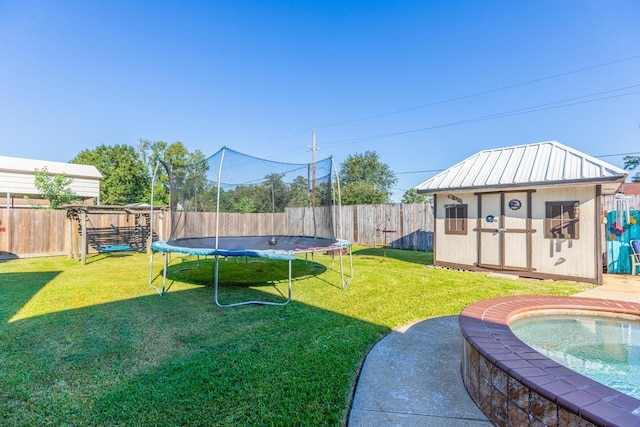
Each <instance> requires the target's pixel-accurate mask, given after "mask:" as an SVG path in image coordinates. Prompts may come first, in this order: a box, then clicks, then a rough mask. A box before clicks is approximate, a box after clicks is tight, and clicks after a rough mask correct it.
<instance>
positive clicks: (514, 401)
mask: <svg viewBox="0 0 640 427" xmlns="http://www.w3.org/2000/svg"><path fill="white" fill-rule="evenodd" d="M540 314H589V315H601V316H610V317H622V318H634V319H638V318H640V304H637V303H632V302H624V301H614V300H605V299H594V298H579V297H559V296H512V297H503V298H495V299H489V300H485V301H480V302H477V303H475V304H472V305H470V306H468V307H467V308H465V309H464V310H463V311H462V313H461V314H460V318H459V319H460V320H459V321H460V331H461V333H462V338H463V339H462V342H463V354H462V377H463V378H462V379H463V382H464V384H465V387H466V388H467V391H468V392H469V395H471V397H472V398H473V400H474V401H475V402H476V404H477V405H478V406H479V407H480V409H481V410H482V411H483V412H484V413H485V414H486V415H487V416H488V417H489V419H490V420H491V421H492V422H493V423H494V424H495V425H497V426H558V427H561V426H578V427H581V426H585V427H586V426H606V427H609V426H620V427H623V426H624V427H626V426H640V400H638V399H635V398H633V397H631V396H628V395H626V394H623V393H620V392H618V391H616V390H614V389H612V388H610V387H607V386H605V385H603V384H600V383H598V382H596V381H594V380H591V379H589V378H587V377H585V376H583V375H580V374H578V373H577V372H574V371H572V370H570V369H569V368H566V367H564V366H562V365H560V364H558V363H556V362H554V361H553V360H551V359H549V358H547V357H546V356H544V355H542V354H540V353H538V352H537V351H535V350H534V349H532V348H531V347H529V346H528V345H526V344H525V343H523V342H522V341H520V339H518V338H517V337H516V336H515V335H514V334H513V332H511V329H510V328H509V322H510V321H511V320H514V319H517V318H519V317H523V316H529V315H540Z"/></svg>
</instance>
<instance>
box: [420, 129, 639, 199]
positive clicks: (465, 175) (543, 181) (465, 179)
mask: <svg viewBox="0 0 640 427" xmlns="http://www.w3.org/2000/svg"><path fill="white" fill-rule="evenodd" d="M627 175H628V173H627V172H626V171H625V170H623V169H620V168H618V167H616V166H613V165H610V164H608V163H606V162H603V161H602V160H599V159H596V158H595V157H592V156H589V155H587V154H584V153H582V152H580V151H578V150H575V149H573V148H571V147H567V146H566V145H563V144H560V143H559V142H557V141H546V142H539V143H535V144H526V145H518V146H514V147H506V148H496V149H493V150H484V151H480V152H479V153H477V154H474V155H473V156H471V157H469V158H467V159H466V160H463V161H462V162H460V163H458V164H456V165H455V166H452V167H450V168H449V169H447V170H445V171H443V172H441V173H439V174H437V175H436V176H434V177H432V178H430V179H428V180H426V181H425V182H423V183H422V184H420V185H418V186H416V187H415V188H416V190H417V191H418V192H419V193H439V192H445V191H448V192H452V191H469V190H477V189H480V188H482V189H483V190H501V189H508V188H514V189H515V188H524V187H540V186H554V185H576V184H587V183H593V184H596V183H599V184H602V193H603V194H613V193H615V192H616V191H617V190H618V188H619V187H620V184H621V183H623V182H624V180H625V179H626V178H627Z"/></svg>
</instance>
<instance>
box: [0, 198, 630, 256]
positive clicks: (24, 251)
mask: <svg viewBox="0 0 640 427" xmlns="http://www.w3.org/2000/svg"><path fill="white" fill-rule="evenodd" d="M628 205H629V207H630V208H631V209H640V195H633V196H628ZM616 206H617V205H616V201H615V197H614V196H605V197H603V209H605V210H607V211H614V210H616ZM120 209H122V208H120ZM328 209H329V208H316V210H315V215H316V226H318V227H321V228H323V227H324V228H325V229H326V227H327V226H328V225H327V224H328V222H330V221H331V218H332V217H333V221H335V225H336V235H337V236H339V235H340V234H341V235H342V237H343V238H344V239H347V240H350V241H352V242H354V243H355V244H359V245H365V246H382V245H387V246H389V247H392V248H397V249H409V250H418V251H432V250H433V207H432V205H431V204H429V203H412V204H387V205H351V206H342V207H341V208H340V211H339V212H338V208H335V209H334V210H331V211H330V210H328ZM338 213H339V214H340V215H338ZM156 215H158V216H157V217H154V221H153V222H154V230H153V236H154V237H153V238H154V239H158V238H159V239H164V238H168V237H169V233H170V227H171V224H170V221H169V217H168V214H164V213H161V212H157V213H156ZM160 215H163V216H166V218H164V221H161V216H160ZM189 215H190V217H186V218H187V219H188V221H186V222H185V228H184V235H189V233H196V234H197V233H198V232H199V233H201V234H202V235H208V236H213V235H215V214H214V213H197V214H189ZM220 215H221V221H220V223H221V224H222V225H223V228H221V229H220V235H237V236H247V235H269V234H276V235H281V234H290V235H300V234H305V235H313V233H314V223H313V221H312V218H313V214H312V212H311V209H310V208H287V209H286V210H285V212H284V213H275V214H269V213H266V214H240V213H221V214H220ZM137 221H138V222H136V218H135V216H134V215H132V214H131V213H126V212H122V211H120V212H118V208H114V209H113V210H112V211H105V212H100V213H95V212H94V213H91V212H89V213H87V231H86V247H87V252H88V253H93V252H96V251H97V250H98V248H99V247H100V246H102V245H119V244H124V245H130V246H131V247H132V248H133V249H138V250H144V249H145V248H146V238H147V237H148V236H149V234H148V233H149V231H148V229H147V228H148V225H147V223H146V221H147V219H146V218H145V219H141V218H138V220H137ZM71 227H74V228H79V223H77V222H76V223H73V222H72V221H69V220H68V219H67V212H66V211H64V210H57V211H52V210H39V209H0V257H2V258H11V257H32V256H49V255H66V254H72V253H73V252H74V251H76V249H74V248H77V247H78V246H77V245H80V244H82V242H81V241H79V242H74V241H72V238H71V236H72V233H71V230H70V228H71ZM340 227H341V228H342V233H340V232H339V230H338V229H339V228H340ZM197 230H199V231H197ZM316 231H317V232H318V233H319V234H322V230H316Z"/></svg>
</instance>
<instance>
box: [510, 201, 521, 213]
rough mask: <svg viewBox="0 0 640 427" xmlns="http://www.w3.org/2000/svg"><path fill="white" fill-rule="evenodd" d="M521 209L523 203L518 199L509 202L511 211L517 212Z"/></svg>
mask: <svg viewBox="0 0 640 427" xmlns="http://www.w3.org/2000/svg"><path fill="white" fill-rule="evenodd" d="M521 207H522V202H521V201H520V200H518V199H511V200H509V209H511V210H512V211H517V210H518V209H520V208H521Z"/></svg>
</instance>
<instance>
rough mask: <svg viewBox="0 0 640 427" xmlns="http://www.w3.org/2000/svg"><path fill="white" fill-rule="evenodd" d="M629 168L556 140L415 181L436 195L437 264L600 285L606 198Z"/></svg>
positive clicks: (480, 156) (491, 153) (481, 157)
mask: <svg viewBox="0 0 640 427" xmlns="http://www.w3.org/2000/svg"><path fill="white" fill-rule="evenodd" d="M627 175H628V174H627V172H626V171H624V170H623V169H620V168H618V167H615V166H613V165H610V164H608V163H606V162H603V161H601V160H598V159H596V158H595V157H591V156H589V155H587V154H584V153H581V152H580V151H577V150H575V149H573V148H570V147H567V146H565V145H563V144H560V143H559V142H557V141H547V142H540V143H536V144H527V145H519V146H514V147H507V148H498V149H493V150H485V151H481V152H479V153H477V154H475V155H473V156H471V157H469V158H468V159H466V160H463V161H462V162H460V163H458V164H457V165H455V166H453V167H451V168H449V169H447V170H445V171H444V172H441V173H439V174H438V175H436V176H434V177H432V178H430V179H428V180H427V181H425V182H423V183H422V184H420V185H418V186H417V187H416V190H417V191H418V193H422V194H433V195H434V255H433V259H434V264H435V265H436V266H443V267H451V268H460V269H468V270H490V271H498V272H502V273H509V274H516V275H520V276H525V277H534V278H540V279H557V280H575V281H581V282H588V283H597V284H601V283H602V275H603V267H602V264H603V261H602V260H603V253H604V248H603V242H604V237H603V234H604V225H603V210H602V201H601V197H602V195H605V194H615V193H616V192H617V191H618V188H619V187H620V185H621V184H622V183H623V182H624V181H625V179H626V178H627Z"/></svg>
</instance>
